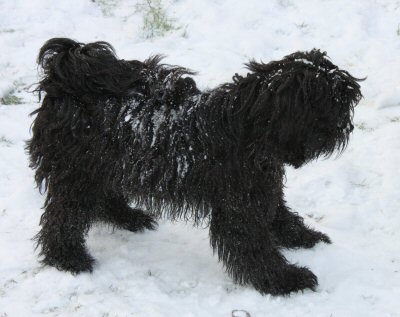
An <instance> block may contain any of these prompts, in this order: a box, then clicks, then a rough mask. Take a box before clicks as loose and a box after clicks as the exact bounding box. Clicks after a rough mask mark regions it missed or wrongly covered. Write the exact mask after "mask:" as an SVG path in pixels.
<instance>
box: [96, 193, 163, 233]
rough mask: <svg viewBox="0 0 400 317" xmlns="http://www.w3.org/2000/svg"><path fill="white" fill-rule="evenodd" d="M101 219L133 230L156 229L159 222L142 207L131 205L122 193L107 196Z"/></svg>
mask: <svg viewBox="0 0 400 317" xmlns="http://www.w3.org/2000/svg"><path fill="white" fill-rule="evenodd" d="M99 220H100V221H104V222H106V223H110V224H112V225H114V226H115V227H117V228H120V229H125V230H129V231H132V232H137V231H144V230H145V229H148V230H155V229H156V227H157V222H156V221H155V220H154V218H153V217H152V216H150V215H148V214H146V213H145V212H144V211H143V210H141V209H138V208H132V207H130V206H129V204H128V202H127V200H126V199H124V198H123V197H122V196H120V195H110V196H108V197H107V198H106V201H105V205H104V210H103V211H102V212H101V213H100V215H99Z"/></svg>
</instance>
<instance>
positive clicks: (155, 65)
mask: <svg viewBox="0 0 400 317" xmlns="http://www.w3.org/2000/svg"><path fill="white" fill-rule="evenodd" d="M39 64H40V65H41V67H42V68H43V70H44V76H43V79H42V81H41V82H40V84H39V87H38V90H39V92H45V97H44V99H43V101H42V104H41V107H40V108H39V109H38V110H36V111H35V112H34V113H36V114H37V117H36V119H35V121H34V123H33V128H32V130H33V137H32V139H31V140H30V141H28V144H27V149H28V151H29V154H30V157H31V167H32V168H35V169H36V182H37V184H38V186H39V187H40V188H41V189H44V190H45V191H47V198H46V202H45V212H44V213H43V215H42V217H41V226H42V229H41V231H40V232H39V233H38V235H37V239H38V243H39V245H40V246H41V254H42V256H43V257H44V258H43V262H44V263H45V264H49V265H53V266H55V267H57V268H58V269H62V270H69V271H71V272H73V273H79V272H82V271H91V270H92V264H93V259H92V258H91V256H90V255H89V253H88V251H87V249H86V247H85V238H84V237H85V234H86V233H87V231H88V229H89V227H90V225H91V224H92V223H93V222H94V221H104V222H107V223H111V224H114V225H116V226H117V227H119V228H123V229H127V230H130V231H141V230H144V229H154V228H155V226H156V222H155V221H154V220H153V218H152V217H153V216H154V215H155V216H161V215H165V216H167V217H169V218H173V219H175V218H184V219H192V220H194V222H195V223H199V222H201V221H203V220H206V221H209V228H210V238H211V245H212V247H213V249H214V250H215V251H216V252H217V253H218V257H219V259H220V260H221V261H222V262H223V264H224V266H225V267H226V270H227V272H228V273H229V275H231V276H232V277H233V279H234V281H235V282H237V283H240V284H251V285H253V286H254V287H255V288H256V289H257V290H258V291H260V292H261V293H270V294H274V295H275V294H289V293H290V292H293V291H298V290H303V289H305V288H310V289H312V290H314V289H315V287H316V285H317V277H316V276H315V275H314V274H313V273H312V272H311V271H310V270H308V269H307V268H305V267H299V266H296V265H293V264H289V263H288V262H287V260H286V259H285V258H284V257H283V256H282V254H281V253H280V251H279V250H280V248H282V247H283V248H285V247H287V248H297V247H306V248H309V247H312V246H314V245H315V244H316V243H318V242H319V241H323V242H327V243H329V242H330V240H329V238H328V237H327V236H326V235H325V234H323V233H320V232H317V231H315V230H313V229H310V228H308V227H307V226H305V225H304V223H303V220H302V218H301V217H299V216H298V215H297V214H295V213H292V212H291V211H290V210H289V209H288V208H287V207H286V206H285V201H284V198H283V178H284V165H285V164H289V165H292V166H294V167H300V166H302V165H303V164H306V163H307V162H309V161H310V160H313V159H316V158H318V157H321V156H329V155H331V154H332V153H334V152H341V151H343V150H344V148H345V147H346V145H347V142H348V138H349V134H350V132H351V131H352V129H353V125H352V116H353V107H354V106H355V105H356V104H357V103H358V101H359V100H360V98H361V93H360V86H359V84H358V83H357V79H355V78H354V77H352V76H351V75H350V74H349V73H348V72H346V71H344V70H341V69H339V68H338V67H337V66H335V65H333V64H332V63H331V62H330V60H329V59H328V58H327V57H326V54H325V53H322V52H320V51H318V50H312V51H310V52H297V53H294V54H292V55H289V56H286V57H285V58H283V59H282V60H280V61H274V62H270V63H268V64H263V63H256V62H254V61H253V62H250V63H249V64H248V65H247V67H248V68H249V70H250V73H249V74H247V75H246V76H239V75H235V76H234V77H233V82H231V83H227V84H224V85H221V86H219V87H217V88H215V89H213V90H209V91H205V92H200V91H199V90H198V89H197V88H196V84H195V82H194V80H193V79H192V78H190V77H189V75H190V74H192V73H191V72H190V71H188V70H187V69H184V68H181V67H175V66H168V65H164V64H161V63H160V57H158V56H155V57H152V58H150V59H148V60H146V61H144V62H139V61H125V60H119V59H117V57H116V56H115V53H114V51H113V48H112V47H111V46H110V45H109V44H107V43H105V42H96V43H91V44H87V45H84V44H82V43H77V42H75V41H72V40H70V39H65V38H55V39H51V40H49V41H48V42H47V43H45V45H44V46H43V47H42V49H41V51H40V54H39ZM130 203H134V204H135V205H136V206H139V207H140V208H144V209H146V211H147V212H148V213H145V211H143V210H142V209H139V208H138V207H137V208H131V207H130V205H129V204H130ZM150 214H153V216H151V215H150Z"/></svg>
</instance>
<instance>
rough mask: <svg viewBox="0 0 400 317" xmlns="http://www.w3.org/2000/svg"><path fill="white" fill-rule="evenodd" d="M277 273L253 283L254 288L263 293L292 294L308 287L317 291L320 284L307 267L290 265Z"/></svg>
mask: <svg viewBox="0 0 400 317" xmlns="http://www.w3.org/2000/svg"><path fill="white" fill-rule="evenodd" d="M276 273H277V274H274V275H271V276H270V277H268V278H267V279H266V280H263V281H261V282H256V283H253V286H254V288H255V289H256V290H258V291H259V292H260V293H261V294H272V295H290V294H291V293H294V292H298V291H302V292H303V291H304V290H306V289H310V290H312V291H315V290H316V287H317V285H318V278H317V277H316V276H315V274H314V273H313V272H311V271H310V270H309V269H307V268H305V267H298V266H295V265H288V266H287V267H286V268H285V270H284V271H281V272H276ZM278 277H279V278H278Z"/></svg>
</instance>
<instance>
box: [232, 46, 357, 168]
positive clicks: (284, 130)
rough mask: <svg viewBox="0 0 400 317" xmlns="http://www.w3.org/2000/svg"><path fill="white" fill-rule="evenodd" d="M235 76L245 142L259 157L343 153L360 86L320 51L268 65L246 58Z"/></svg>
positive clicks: (299, 160) (294, 161) (296, 159)
mask: <svg viewBox="0 0 400 317" xmlns="http://www.w3.org/2000/svg"><path fill="white" fill-rule="evenodd" d="M247 66H248V68H249V69H250V70H251V71H252V72H251V73H250V74H248V76H247V77H245V78H243V77H241V78H240V79H237V85H238V86H237V87H238V91H237V92H238V95H239V98H238V99H240V109H239V110H238V113H242V115H244V116H245V118H246V120H245V122H246V123H245V129H244V131H246V132H245V138H246V142H245V144H246V146H247V147H253V150H252V151H253V152H257V153H258V155H257V153H255V156H258V159H259V160H260V159H262V157H267V156H268V155H266V154H267V152H268V151H273V152H274V153H276V154H277V155H278V156H279V159H280V160H281V161H282V162H284V163H286V164H290V165H292V166H294V167H296V168H297V167H300V166H301V165H303V164H305V163H307V162H309V161H310V160H312V159H315V158H317V157H320V156H329V155H331V154H332V153H334V152H339V153H340V152H342V151H343V150H344V149H345V147H346V145H347V143H348V140H349V135H350V133H351V132H352V130H353V124H352V118H353V109H354V106H355V105H356V104H357V103H358V102H359V101H360V99H361V97H362V95H361V92H360V85H359V84H358V83H357V81H360V80H359V79H356V78H354V77H352V76H351V75H350V74H349V73H348V72H346V71H344V70H341V69H339V68H338V67H337V66H335V65H334V64H332V62H331V61H330V60H329V59H328V58H327V56H326V53H322V52H320V51H319V50H312V51H310V52H297V53H294V54H291V55H289V56H286V57H285V58H284V59H282V60H280V61H274V62H271V63H268V64H263V63H256V62H254V61H253V62H250V63H249V64H248V65H247Z"/></svg>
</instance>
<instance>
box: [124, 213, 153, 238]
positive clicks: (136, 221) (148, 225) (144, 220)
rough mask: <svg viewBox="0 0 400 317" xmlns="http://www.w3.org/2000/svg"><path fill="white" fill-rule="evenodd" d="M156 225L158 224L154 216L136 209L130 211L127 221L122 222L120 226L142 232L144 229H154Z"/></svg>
mask: <svg viewBox="0 0 400 317" xmlns="http://www.w3.org/2000/svg"><path fill="white" fill-rule="evenodd" d="M157 226H158V224H157V221H155V220H154V217H152V216H150V215H148V214H145V213H144V212H143V211H142V210H138V209H136V210H134V212H132V216H131V217H130V218H129V221H127V222H126V223H124V224H123V226H122V228H123V229H126V230H129V231H132V232H142V231H144V230H146V229H147V230H156V229H157Z"/></svg>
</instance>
